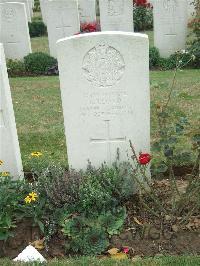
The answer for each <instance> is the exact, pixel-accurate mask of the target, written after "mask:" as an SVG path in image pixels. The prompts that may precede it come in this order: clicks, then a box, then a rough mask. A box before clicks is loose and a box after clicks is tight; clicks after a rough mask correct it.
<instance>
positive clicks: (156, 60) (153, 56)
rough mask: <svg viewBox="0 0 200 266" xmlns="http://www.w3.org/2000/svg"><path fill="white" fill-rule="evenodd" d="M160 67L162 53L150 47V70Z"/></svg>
mask: <svg viewBox="0 0 200 266" xmlns="http://www.w3.org/2000/svg"><path fill="white" fill-rule="evenodd" d="M159 65H160V53H159V50H158V49H157V48H156V47H150V49H149V67H150V69H153V68H156V67H159Z"/></svg>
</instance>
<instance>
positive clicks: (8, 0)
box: [0, 0, 31, 22]
mask: <svg viewBox="0 0 200 266" xmlns="http://www.w3.org/2000/svg"><path fill="white" fill-rule="evenodd" d="M29 1H30V0H15V1H14V0H0V4H3V3H13V2H15V3H21V4H25V10H26V15H27V19H28V21H29V22H31V8H30V4H29Z"/></svg>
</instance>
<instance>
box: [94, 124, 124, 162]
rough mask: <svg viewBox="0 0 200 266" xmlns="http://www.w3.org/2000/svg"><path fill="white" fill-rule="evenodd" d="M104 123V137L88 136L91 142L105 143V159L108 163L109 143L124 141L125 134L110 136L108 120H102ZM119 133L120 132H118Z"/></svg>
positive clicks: (110, 159)
mask: <svg viewBox="0 0 200 266" xmlns="http://www.w3.org/2000/svg"><path fill="white" fill-rule="evenodd" d="M104 122H105V123H106V135H107V137H106V138H90V142H91V143H102V144H106V145H107V160H108V162H109V163H111V161H112V155H111V144H112V143H117V142H125V141H126V137H125V136H119V137H112V136H111V133H110V120H104ZM120 135H121V134H120Z"/></svg>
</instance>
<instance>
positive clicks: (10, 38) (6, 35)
mask: <svg viewBox="0 0 200 266" xmlns="http://www.w3.org/2000/svg"><path fill="white" fill-rule="evenodd" d="M0 25H1V27H0V42H2V43H3V45H4V51H5V56H6V58H8V59H23V58H24V56H26V55H28V54H29V53H31V42H30V36H29V30H28V21H27V16H26V11H25V5H24V4H21V3H4V4H0Z"/></svg>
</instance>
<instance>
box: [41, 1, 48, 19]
mask: <svg viewBox="0 0 200 266" xmlns="http://www.w3.org/2000/svg"><path fill="white" fill-rule="evenodd" d="M46 2H48V0H40V11H41V14H42V20H43V22H44V23H45V24H47V18H46Z"/></svg>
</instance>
